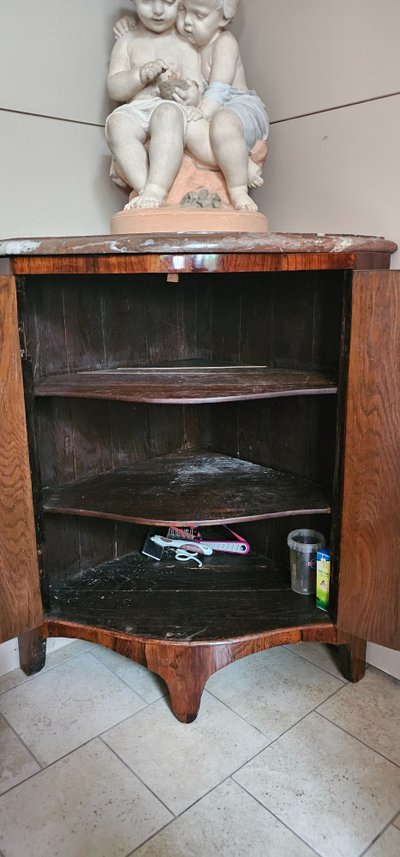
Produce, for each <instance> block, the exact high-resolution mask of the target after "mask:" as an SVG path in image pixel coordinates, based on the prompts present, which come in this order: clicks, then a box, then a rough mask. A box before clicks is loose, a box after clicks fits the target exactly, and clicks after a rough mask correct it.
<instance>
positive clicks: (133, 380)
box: [35, 366, 337, 404]
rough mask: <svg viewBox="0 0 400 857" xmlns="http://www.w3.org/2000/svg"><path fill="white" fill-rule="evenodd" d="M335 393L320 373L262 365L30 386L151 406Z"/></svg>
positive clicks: (84, 376)
mask: <svg viewBox="0 0 400 857" xmlns="http://www.w3.org/2000/svg"><path fill="white" fill-rule="evenodd" d="M336 392H337V386H336V384H335V382H334V381H333V380H332V379H330V378H328V377H326V376H325V375H323V374H322V373H320V372H300V371H290V370H283V369H269V368H267V367H266V366H220V367H217V366H213V367H211V366H203V367H200V366H186V367H182V366H180V367H175V368H173V367H135V368H129V369H116V370H101V371H96V372H77V373H74V374H72V375H64V374H62V375H61V374H60V375H51V376H48V377H46V378H43V379H42V380H40V381H39V382H38V383H37V384H36V387H35V393H36V395H37V396H66V397H68V396H70V397H76V398H91V399H114V400H117V401H124V402H153V403H156V404H195V403H198V404H199V403H204V402H229V401H235V400H241V401H243V400H246V399H265V398H275V397H278V396H297V395H313V394H326V393H331V394H334V393H336Z"/></svg>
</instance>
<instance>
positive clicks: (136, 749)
mask: <svg viewBox="0 0 400 857" xmlns="http://www.w3.org/2000/svg"><path fill="white" fill-rule="evenodd" d="M103 739H104V740H105V741H106V742H107V744H109V746H110V747H112V748H113V749H114V750H115V752H116V753H117V754H118V755H119V756H120V757H121V758H122V759H123V760H124V761H125V762H126V763H127V765H129V767H130V768H132V770H133V771H134V772H135V773H136V774H137V775H138V777H140V779H141V780H143V782H144V783H146V785H147V786H149V788H150V789H151V790H152V791H153V792H154V794H156V795H157V796H158V797H159V798H160V799H161V800H162V801H163V802H164V803H165V804H166V805H167V806H168V807H169V809H171V810H172V812H174V813H175V814H179V813H181V812H183V810H184V809H187V807H188V806H190V804H192V803H194V801H196V800H198V799H199V798H200V797H202V796H203V795H204V794H205V793H206V792H207V791H209V790H210V789H212V788H214V787H215V786H216V785H218V784H219V783H220V782H221V781H222V780H224V779H225V778H226V777H227V776H229V774H231V773H232V771H235V770H236V769H237V768H239V767H240V766H241V765H243V764H244V763H245V762H246V761H247V760H248V759H250V758H251V757H252V756H254V755H255V754H256V753H258V752H259V751H260V750H261V749H263V747H265V746H266V745H267V744H268V741H267V739H266V738H265V736H264V735H262V734H261V733H260V732H258V731H257V730H256V729H254V728H253V727H252V726H250V725H249V724H248V723H245V722H244V721H243V720H242V719H241V718H240V717H238V716H237V715H236V714H234V713H233V712H232V711H230V710H229V709H228V708H226V707H225V706H224V705H222V703H221V702H219V701H218V700H217V699H214V697H212V696H210V695H209V694H208V693H204V694H203V699H202V704H201V708H200V713H199V716H198V718H197V720H196V721H195V722H194V723H191V724H183V723H179V722H178V720H176V719H175V718H174V717H173V715H172V713H171V711H170V710H169V708H168V706H167V703H166V701H165V700H164V699H161V700H158V702H154V703H153V705H149V706H148V707H147V708H145V709H144V710H143V711H139V712H138V713H137V714H136V715H135V716H134V717H130V718H129V720H126V721H125V722H124V723H121V724H120V725H119V726H116V727H114V729H111V730H110V731H109V732H107V733H106V734H105V735H103Z"/></svg>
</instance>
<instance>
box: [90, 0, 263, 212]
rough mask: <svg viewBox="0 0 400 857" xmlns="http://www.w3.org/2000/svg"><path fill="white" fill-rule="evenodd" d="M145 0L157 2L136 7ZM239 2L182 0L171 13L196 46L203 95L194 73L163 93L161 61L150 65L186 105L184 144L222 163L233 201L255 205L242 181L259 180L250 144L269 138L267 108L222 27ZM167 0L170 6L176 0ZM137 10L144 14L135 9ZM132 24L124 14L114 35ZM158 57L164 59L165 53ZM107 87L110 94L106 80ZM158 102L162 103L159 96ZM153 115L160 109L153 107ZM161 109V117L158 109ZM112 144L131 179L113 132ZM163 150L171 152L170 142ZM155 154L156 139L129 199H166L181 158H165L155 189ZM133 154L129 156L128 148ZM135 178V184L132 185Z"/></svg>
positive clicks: (147, 202) (138, 202)
mask: <svg viewBox="0 0 400 857" xmlns="http://www.w3.org/2000/svg"><path fill="white" fill-rule="evenodd" d="M146 2H147V4H149V3H151V2H153V4H154V2H155V0H136V9H137V11H138V12H139V10H140V9H141V6H142V5H145V4H146ZM238 4H239V0H180V2H179V7H178V9H177V10H176V13H175V20H176V27H177V30H178V32H179V34H180V35H181V36H182V37H185V38H186V39H187V41H188V42H189V43H190V44H192V45H193V46H194V47H195V48H196V49H197V50H198V53H199V57H200V61H201V72H202V75H203V78H204V80H205V82H206V83H207V84H208V87H207V89H206V92H205V93H204V95H203V97H202V98H201V86H200V85H199V84H198V82H197V81H196V82H194V81H193V80H191V81H190V82H189V81H186V82H181V84H180V85H178V86H177V88H176V89H175V91H172V93H171V91H170V92H169V94H168V95H166V94H165V91H164V90H163V86H162V81H161V83H160V78H161V77H162V71H161V73H160V68H159V66H157V67H156V68H154V71H155V72H156V71H157V72H158V75H157V77H158V80H159V87H158V96H160V95H161V96H162V97H167V98H170V99H171V100H172V101H173V102H175V104H177V105H179V106H180V107H181V108H182V110H184V111H185V121H184V128H183V131H184V145H185V148H186V149H187V150H188V151H189V152H190V153H191V154H192V155H194V157H196V158H198V159H199V160H201V161H203V162H204V163H205V164H207V165H208V166H214V167H215V166H218V167H219V168H220V169H221V171H222V172H223V174H224V176H225V179H226V182H227V187H228V193H229V196H230V199H231V202H232V204H233V206H234V207H235V208H237V209H244V210H250V211H256V210H257V206H256V204H255V202H254V201H253V200H252V199H251V197H250V196H249V194H248V192H247V188H248V186H251V187H259V186H260V185H261V184H262V183H263V179H262V177H261V169H260V168H259V167H258V166H257V165H256V164H255V163H254V162H253V161H252V160H251V159H250V158H249V152H250V151H251V149H252V148H253V146H254V144H255V143H256V141H257V140H266V138H267V136H268V116H267V113H266V110H265V107H264V105H263V103H262V101H261V100H260V99H259V97H258V96H257V94H256V93H255V92H254V90H249V89H248V87H247V84H246V79H245V74H244V69H243V63H242V60H241V56H240V52H239V46H238V44H237V41H236V39H235V38H234V36H233V35H232V34H231V33H229V32H226V31H225V28H226V26H227V24H229V23H230V21H231V20H232V18H233V17H234V15H235V13H236V11H237V7H238ZM169 5H170V6H173V5H174V6H175V4H174V3H173V2H170V4H169ZM138 17H139V20H140V21H141V20H142V19H141V18H140V15H138ZM171 18H172V16H171ZM142 23H143V21H142ZM136 26H137V21H136V19H135V18H131V17H128V16H126V17H124V18H122V19H121V20H120V21H119V22H118V23H117V25H116V27H115V28H114V34H115V36H116V38H118V39H119V38H120V37H121V36H122V37H125V36H126V34H127V33H129V32H132V31H133V30H135V29H136ZM114 51H115V49H114ZM159 62H160V63H162V61H159ZM110 75H111V66H110ZM154 79H156V78H154ZM109 80H110V78H109ZM110 94H111V95H112V90H111V88H110ZM114 97H116V96H114ZM153 103H154V102H153ZM131 104H132V102H131ZM157 104H158V106H159V102H157ZM196 105H197V108H196ZM123 111H124V107H122V108H117V110H116V111H114V113H113V114H111V117H109V120H108V123H107V128H108V126H109V123H110V119H111V120H112V117H113V116H114V115H115V114H121V113H122V112H123ZM155 115H156V117H157V113H156V114H155ZM158 115H159V116H160V117H161V113H159V114H158ZM164 130H167V129H164ZM117 131H118V133H119V134H120V130H119V129H117ZM150 131H151V128H150ZM173 139H174V145H176V146H177V148H176V154H178V152H179V157H180V160H179V163H178V167H177V169H179V165H180V161H181V159H182V154H183V148H182V145H181V139H180V135H179V133H178V134H175V135H173ZM160 143H161V135H160ZM109 145H110V148H111V150H112V151H113V153H114V155H115V158H116V160H117V162H118V163H119V164H120V166H121V168H122V170H123V172H124V173H125V175H126V177H127V179H128V181H130V183H131V178H130V176H129V174H128V173H127V171H126V169H124V167H123V165H122V158H121V157H118V155H117V154H116V148H117V147H116V146H114V148H113V146H112V144H111V141H110V140H109ZM124 148H125V146H124ZM143 148H144V146H143ZM168 152H169V153H170V152H171V148H170V147H169V146H168ZM159 154H160V153H159V148H158V145H157V144H156V145H153V146H152V145H151V144H150V173H149V179H148V182H147V185H146V187H145V188H144V190H143V191H139V193H140V194H141V196H139V197H138V198H136V199H135V200H132V201H131V202H130V203H128V206H126V207H133V206H135V207H136V206H141V207H151V206H153V205H160V204H162V203H163V201H164V200H165V197H166V195H167V193H168V191H169V190H170V187H171V185H172V182H173V180H174V178H175V175H176V172H177V169H176V171H175V167H176V163H177V162H178V158H177V159H176V161H175V160H174V161H173V162H171V161H170V160H169V162H168V167H169V170H167V171H166V170H165V169H164V170H163V173H162V179H163V192H162V194H160V187H161V181H160V171H159V170H158V169H156V168H157V167H158V166H159V165H161V167H162V168H163V166H162V164H161V160H159ZM130 156H131V158H132V161H133V158H134V152H133V151H132V149H131V150H130ZM153 158H154V161H153ZM124 159H125V158H124ZM125 160H126V159H125ZM156 160H157V161H158V163H156ZM152 165H153V168H152ZM172 174H173V175H172ZM131 175H132V173H131ZM155 175H157V179H156V181H157V188H156V192H154V180H153V176H155ZM171 176H172V178H171ZM132 186H133V187H135V189H136V190H138V187H137V185H132Z"/></svg>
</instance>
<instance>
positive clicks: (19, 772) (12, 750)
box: [0, 716, 40, 794]
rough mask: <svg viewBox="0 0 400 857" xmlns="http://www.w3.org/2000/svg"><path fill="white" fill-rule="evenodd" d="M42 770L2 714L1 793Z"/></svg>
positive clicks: (0, 723) (0, 741)
mask: <svg viewBox="0 0 400 857" xmlns="http://www.w3.org/2000/svg"><path fill="white" fill-rule="evenodd" d="M37 771H40V768H39V765H38V764H37V762H36V761H35V759H34V758H33V756H31V754H30V753H29V751H28V750H27V749H26V747H24V745H23V744H22V742H21V741H20V740H19V738H17V736H16V735H15V733H14V732H13V731H12V729H10V727H9V726H8V724H7V723H6V721H5V720H4V718H3V717H1V716H0V794H3V792H5V791H7V789H11V788H12V787H13V786H15V785H17V783H21V782H22V780H26V779H27V777H30V776H31V775H32V774H36V772H37Z"/></svg>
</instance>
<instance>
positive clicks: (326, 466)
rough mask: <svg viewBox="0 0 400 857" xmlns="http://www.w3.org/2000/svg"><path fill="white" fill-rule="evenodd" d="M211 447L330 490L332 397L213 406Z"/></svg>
mask: <svg viewBox="0 0 400 857" xmlns="http://www.w3.org/2000/svg"><path fill="white" fill-rule="evenodd" d="M212 426H213V435H212V446H213V449H215V450H216V451H218V452H223V453H225V454H226V455H233V456H235V455H238V456H239V458H242V459H244V460H245V461H253V462H254V463H256V464H263V465H265V466H268V467H273V468H276V469H277V470H281V471H283V472H287V473H289V472H290V473H296V474H297V475H298V476H303V477H304V478H306V479H312V480H314V481H316V482H321V483H323V484H325V485H327V486H330V490H331V491H332V483H333V473H334V463H335V443H336V397H335V396H289V397H288V398H282V399H264V400H261V401H256V402H251V401H249V402H240V403H239V404H236V403H232V404H226V405H225V404H224V405H215V406H214V408H213V410H212Z"/></svg>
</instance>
